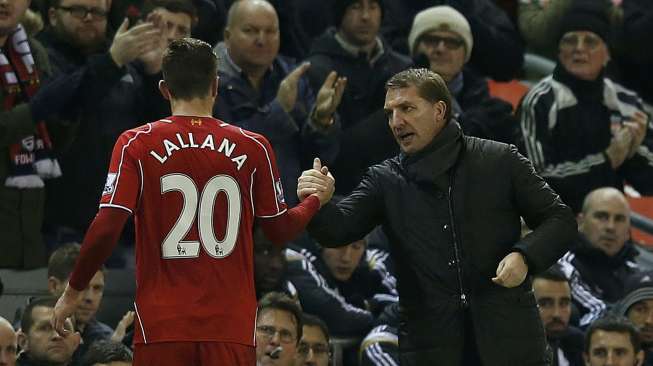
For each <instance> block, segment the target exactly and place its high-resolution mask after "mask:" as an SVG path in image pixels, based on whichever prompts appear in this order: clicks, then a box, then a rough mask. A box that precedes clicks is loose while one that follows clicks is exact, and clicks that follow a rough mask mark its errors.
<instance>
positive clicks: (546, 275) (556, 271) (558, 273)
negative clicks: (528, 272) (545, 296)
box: [533, 264, 569, 283]
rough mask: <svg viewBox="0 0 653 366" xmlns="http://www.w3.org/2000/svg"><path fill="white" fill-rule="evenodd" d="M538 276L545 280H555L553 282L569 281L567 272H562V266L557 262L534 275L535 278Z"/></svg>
mask: <svg viewBox="0 0 653 366" xmlns="http://www.w3.org/2000/svg"><path fill="white" fill-rule="evenodd" d="M538 278H541V279H543V280H549V281H553V282H567V283H569V280H568V279H567V276H565V274H564V273H563V272H562V269H560V266H559V265H557V264H554V265H552V266H551V267H549V268H548V269H547V270H546V271H544V272H540V273H536V274H534V275H533V280H535V279H538Z"/></svg>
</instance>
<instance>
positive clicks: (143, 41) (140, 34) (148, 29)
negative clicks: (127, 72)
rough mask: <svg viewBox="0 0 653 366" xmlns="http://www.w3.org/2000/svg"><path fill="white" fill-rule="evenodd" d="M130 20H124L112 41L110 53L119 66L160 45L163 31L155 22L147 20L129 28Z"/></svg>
mask: <svg viewBox="0 0 653 366" xmlns="http://www.w3.org/2000/svg"><path fill="white" fill-rule="evenodd" d="M128 26H129V21H128V20H127V18H125V20H124V21H123V22H122V24H121V25H120V28H118V30H117V31H116V35H115V36H114V37H113V42H111V48H109V53H110V54H111V58H112V59H113V62H115V63H116V65H118V66H119V67H123V66H125V65H126V64H128V63H130V62H132V61H134V60H135V59H136V58H138V57H139V56H141V55H144V54H146V53H148V52H151V51H153V50H155V49H156V48H157V47H159V41H160V39H161V31H160V30H159V28H157V26H155V25H154V24H153V23H150V22H145V23H141V24H137V25H135V26H134V27H132V28H131V29H127V28H128Z"/></svg>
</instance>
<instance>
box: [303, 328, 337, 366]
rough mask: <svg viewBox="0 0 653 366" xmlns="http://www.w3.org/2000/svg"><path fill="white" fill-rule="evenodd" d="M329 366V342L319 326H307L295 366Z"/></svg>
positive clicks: (304, 329)
mask: <svg viewBox="0 0 653 366" xmlns="http://www.w3.org/2000/svg"><path fill="white" fill-rule="evenodd" d="M328 364H329V342H327V339H326V335H325V334H324V333H323V332H322V329H321V328H320V327H318V326H312V325H305V326H304V328H303V334H302V339H301V341H299V349H298V351H297V362H295V366H327V365H328Z"/></svg>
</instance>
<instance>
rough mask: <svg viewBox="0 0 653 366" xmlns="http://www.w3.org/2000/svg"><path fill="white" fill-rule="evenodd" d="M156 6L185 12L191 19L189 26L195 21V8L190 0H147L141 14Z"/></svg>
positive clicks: (150, 10) (174, 11)
mask: <svg viewBox="0 0 653 366" xmlns="http://www.w3.org/2000/svg"><path fill="white" fill-rule="evenodd" d="M156 8H163V9H166V10H167V11H169V12H171V13H184V14H187V15H188V16H190V19H191V27H192V26H194V25H195V24H196V23H197V8H196V7H195V5H193V2H192V1H190V0H148V1H146V2H145V4H144V6H143V16H146V15H147V14H149V13H151V12H152V11H154V9H156Z"/></svg>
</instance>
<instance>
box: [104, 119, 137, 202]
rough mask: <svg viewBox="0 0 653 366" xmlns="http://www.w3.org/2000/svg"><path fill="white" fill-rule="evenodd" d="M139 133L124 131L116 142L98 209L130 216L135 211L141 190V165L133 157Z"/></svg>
mask: <svg viewBox="0 0 653 366" xmlns="http://www.w3.org/2000/svg"><path fill="white" fill-rule="evenodd" d="M139 133H140V131H134V130H129V131H126V132H124V133H123V134H122V135H120V137H119V138H118V141H116V144H115V146H114V147H113V153H112V155H111V163H110V165H109V172H108V173H107V181H106V183H105V185H104V189H103V190H102V197H101V198H100V208H102V207H114V208H120V209H123V210H126V211H128V212H129V213H130V214H133V213H134V211H135V210H136V206H137V203H138V198H139V196H140V190H141V168H140V166H141V165H140V162H139V161H138V159H137V158H135V156H134V150H135V149H136V146H135V145H136V144H135V140H136V138H137V137H138V134H139Z"/></svg>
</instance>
